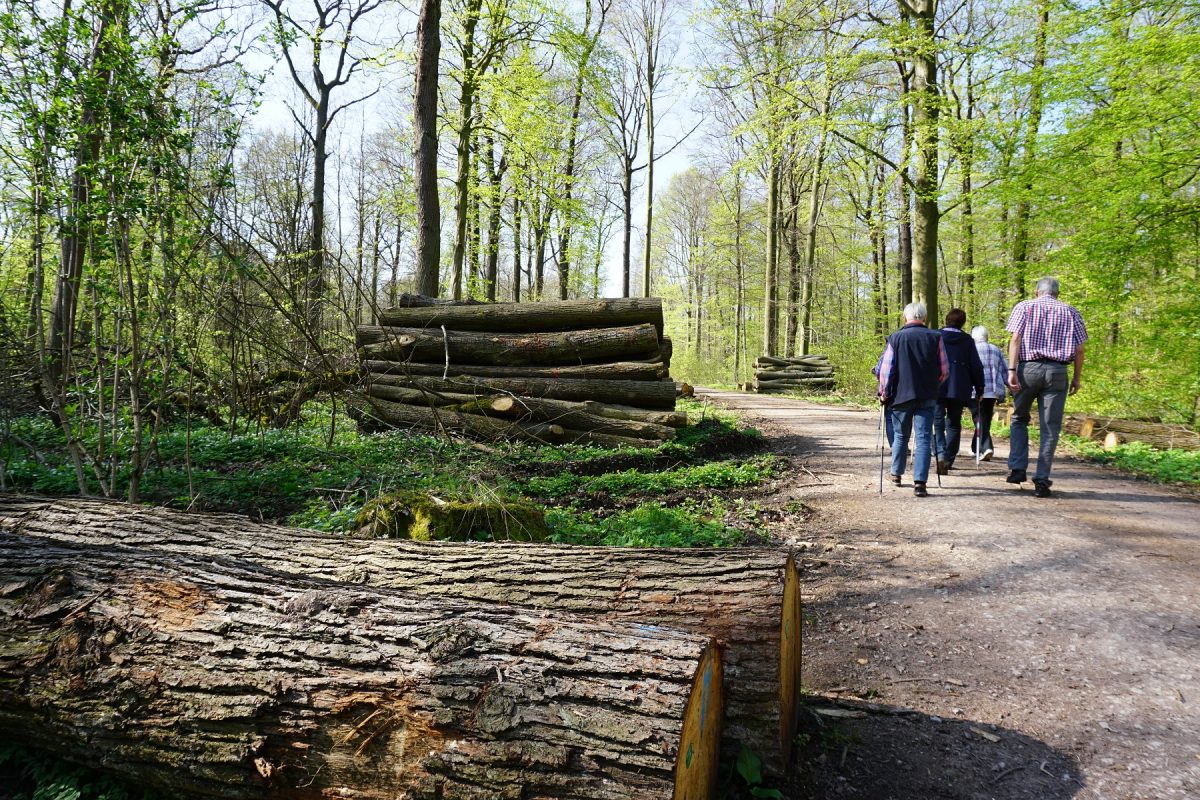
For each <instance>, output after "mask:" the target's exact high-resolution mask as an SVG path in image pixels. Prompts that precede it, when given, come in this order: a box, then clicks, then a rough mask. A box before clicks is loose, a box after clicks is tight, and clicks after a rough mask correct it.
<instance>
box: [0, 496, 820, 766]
mask: <svg viewBox="0 0 1200 800" xmlns="http://www.w3.org/2000/svg"><path fill="white" fill-rule="evenodd" d="M0 533H12V534H21V535H29V536H37V537H44V538H46V539H55V540H59V541H62V542H65V543H71V544H76V545H89V546H103V547H112V548H116V549H118V550H126V549H128V550H138V549H142V548H149V547H153V548H155V549H157V550H160V551H162V552H166V553H173V554H178V555H180V556H184V557H188V558H196V559H198V560H201V561H205V562H208V563H212V562H213V561H216V560H218V559H244V560H246V561H250V562H257V563H262V564H269V565H270V566H271V567H273V568H274V569H278V570H282V571H286V572H289V573H296V574H301V575H306V576H312V577H316V578H323V579H328V580H333V581H342V582H345V583H353V584H364V585H368V586H372V587H380V588H386V589H397V590H403V591H405V592H408V593H412V594H419V595H431V596H435V597H452V598H461V599H464V600H467V601H470V602H476V603H480V604H482V605H483V606H486V607H490V606H491V605H493V604H496V603H508V604H513V605H518V606H525V607H529V608H536V609H542V610H547V611H554V612H566V613H572V614H579V615H583V616H588V617H592V618H598V619H602V620H622V621H627V622H636V623H638V624H640V625H651V626H663V627H666V628H678V629H681V630H689V631H694V632H700V633H703V634H706V635H711V636H713V637H714V638H716V639H717V641H718V642H719V643H720V644H721V648H722V653H723V658H722V662H723V665H724V669H725V697H726V711H725V728H724V734H723V737H722V757H723V758H724V759H732V758H736V757H737V754H738V752H739V751H740V748H741V747H742V746H743V745H745V746H746V747H748V748H750V749H751V750H753V751H754V752H756V753H758V754H759V755H760V756H762V758H763V760H764V766H765V767H766V768H767V770H768V771H770V772H772V773H775V774H779V773H781V772H782V771H784V770H785V769H786V766H787V762H788V758H789V757H790V748H791V744H792V737H793V736H794V734H795V726H796V714H797V703H798V700H799V691H800V666H801V651H800V641H801V640H800V633H801V627H802V618H801V598H800V592H799V571H798V567H797V565H796V563H795V560H794V558H793V557H792V556H791V555H789V554H788V553H787V552H785V551H782V550H779V549H775V548H737V549H732V550H731V549H700V548H695V549H682V550H680V549H661V548H636V549H635V548H607V547H573V546H562V545H545V544H516V543H497V544H477V543H459V542H410V541H393V540H384V541H379V540H370V539H357V538H349V537H344V536H335V535H329V534H322V533H317V532H315V531H305V530H298V529H294V528H285V527H281V526H276V525H268V524H264V523H260V522H254V521H252V520H249V519H247V518H245V517H240V516H236V515H231V514H192V513H186V512H181V511H173V510H169V509H161V508H141V507H136V506H130V505H127V504H124V503H116V502H109V501H103V500H91V499H70V500H46V499H40V498H21V497H16V496H13V495H0Z"/></svg>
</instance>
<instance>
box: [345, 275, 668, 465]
mask: <svg viewBox="0 0 1200 800" xmlns="http://www.w3.org/2000/svg"><path fill="white" fill-rule="evenodd" d="M378 322H379V324H378V325H360V326H359V327H358V331H357V345H358V351H359V355H360V357H361V358H362V366H363V370H364V372H365V373H366V376H367V391H366V394H367V403H366V404H365V405H364V406H363V407H361V408H358V409H357V410H356V413H358V414H359V415H360V418H362V417H369V418H373V419H375V420H377V421H380V422H383V423H386V424H389V425H394V426H398V427H406V428H419V429H425V430H435V431H448V432H453V433H459V434H465V435H468V436H472V437H475V438H481V439H525V440H533V441H540V442H550V443H564V442H584V443H589V444H598V445H602V446H607V447H621V446H631V447H646V446H650V445H653V444H656V443H658V442H662V441H665V440H667V439H671V438H674V436H675V429H676V428H678V427H680V426H682V425H685V424H687V418H686V416H685V415H683V414H678V413H676V412H675V396H676V387H675V382H674V381H673V380H672V379H671V377H670V368H671V341H670V339H668V338H666V337H664V336H663V314H662V301H661V300H659V299H658V298H618V299H603V300H562V301H554V302H542V303H491V304H477V303H475V304H446V303H444V302H435V301H432V300H430V298H424V297H419V296H414V295H405V296H404V297H402V298H401V302H400V303H399V304H398V305H397V306H395V307H393V308H388V309H385V310H383V311H381V312H380V313H379V319H378Z"/></svg>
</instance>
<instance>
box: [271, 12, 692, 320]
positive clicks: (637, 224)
mask: <svg viewBox="0 0 1200 800" xmlns="http://www.w3.org/2000/svg"><path fill="white" fill-rule="evenodd" d="M413 19H414V18H413V16H412V15H411V14H410V13H408V12H402V13H401V15H400V16H397V17H394V18H393V19H392V20H391V21H389V22H388V23H387V24H386V26H381V27H387V28H389V29H391V30H394V31H399V32H400V33H399V34H393V38H399V37H404V36H407V37H409V38H411V31H412V30H413V29H414V28H415V23H414V22H413ZM694 37H695V28H694V27H692V26H690V25H688V26H683V27H682V28H681V33H680V37H679V47H678V50H677V51H676V53H675V57H674V71H675V74H674V80H673V82H672V85H671V86H670V87H668V89H667V91H666V92H665V93H664V96H663V97H661V98H659V99H658V100H657V104H658V114H659V123H658V126H657V133H656V136H655V142H656V144H655V146H656V149H657V150H658V151H659V153H662V152H664V151H666V150H667V148H669V147H671V145H672V144H673V143H675V142H676V141H678V140H679V139H680V138H681V137H683V136H684V135H685V134H686V133H687V132H688V131H690V130H691V129H692V128H694V127H696V125H697V124H698V123H702V118H701V115H700V114H698V113H697V111H696V110H695V108H694V105H695V103H696V102H697V99H698V98H697V88H698V87H697V82H696V81H695V80H694V79H692V76H691V74H690V72H689V70H690V68H691V66H692V64H693V63H694V62H693V58H692V54H693V53H694V52H695V48H696V45H695V41H694ZM250 66H251V68H252V69H256V70H262V71H266V70H268V69H269V70H270V74H269V76H268V78H267V80H266V83H265V85H264V93H263V97H262V102H261V105H260V106H259V108H258V110H257V112H256V113H255V115H254V117H253V119H252V124H253V126H254V128H255V129H256V130H258V131H267V130H277V131H289V132H290V131H292V130H294V129H295V125H296V123H295V121H294V119H293V116H292V112H291V111H290V110H289V102H290V103H291V104H292V105H293V106H295V104H296V100H295V98H296V90H295V88H294V86H293V85H292V80H291V76H290V75H289V73H288V70H287V66H286V64H285V63H284V62H283V61H282V60H281V61H280V62H279V63H277V64H275V65H274V66H273V67H272V64H271V61H270V60H269V58H268V57H267V56H266V55H264V54H260V55H258V56H255V58H254V61H253V63H251V65H250ZM298 66H299V64H298ZM397 72H398V74H397V77H395V78H394V79H393V83H392V84H390V85H388V86H386V87H385V88H384V89H383V90H382V91H381V92H379V94H378V95H377V96H375V97H373V98H371V99H369V100H366V101H364V102H363V103H360V104H357V105H355V106H354V107H353V108H351V109H348V110H346V111H343V112H342V113H341V115H339V119H338V124H337V128H338V131H337V135H338V136H339V137H340V138H341V140H342V141H344V142H355V141H358V138H359V135H360V133H362V131H363V128H364V126H365V127H366V128H367V129H370V128H371V127H372V126H373V125H374V124H378V123H377V122H374V121H375V120H380V119H382V117H383V116H384V115H386V114H387V113H388V112H389V106H388V104H389V103H390V102H391V98H394V97H395V96H396V94H397V93H401V94H407V93H410V92H411V91H412V87H411V85H409V84H410V83H411V80H412V72H411V67H409V66H408V65H403V66H401V67H400V68H399V70H398V71H397ZM372 88H373V85H369V84H368V83H367V82H366V81H357V82H352V83H351V84H349V85H348V86H346V87H343V88H342V89H339V90H338V92H339V96H340V97H342V98H344V100H352V99H354V98H357V97H359V96H361V95H363V94H365V93H367V92H369V91H371V89H372ZM297 107H298V106H297ZM664 109H665V113H664ZM702 142H703V126H701V128H700V129H697V130H696V131H695V132H694V133H692V134H691V136H690V137H688V138H687V140H686V141H684V142H683V143H681V144H680V145H679V146H678V147H676V148H675V149H674V150H673V151H672V152H671V153H670V154H669V155H666V156H662V157H661V158H659V159H658V160H657V161H656V162H655V177H654V196H655V198H656V199H658V198H661V197H662V195H663V193H664V192H665V191H666V190H667V187H668V186H669V185H670V182H671V178H672V177H673V176H674V175H676V174H678V173H680V172H683V171H685V170H687V169H688V167H689V166H690V165H691V164H692V163H693V162H694V161H695V156H696V154H697V152H698V150H699V148H700V147H701V146H702ZM442 146H443V148H445V147H447V146H449V145H448V142H445V141H443V143H442ZM642 151H643V154H644V152H645V147H644V145H643V148H642ZM639 175H641V176H642V178H641V180H642V183H641V184H640V186H639V188H638V189H636V190H635V193H634V198H635V199H634V209H633V226H634V233H633V242H632V251H633V260H634V262H635V264H636V263H640V258H641V256H640V252H641V242H642V234H643V231H644V228H645V217H646V203H645V200H646V198H645V185H644V176H645V170H642V171H641V172H640V173H639ZM443 180H448V179H447V178H446V177H445V176H443ZM331 182H332V178H331ZM334 199H335V198H332V197H331V198H329V199H328V201H327V202H329V203H330V204H331V206H330V207H332V203H333V201H334ZM620 269H621V233H620V226H619V225H618V226H614V228H613V234H612V236H611V238H610V240H609V242H608V246H607V247H606V249H605V257H604V261H603V270H604V273H605V284H604V289H603V291H602V292H601V294H602V295H603V296H606V297H616V296H619V295H620V293H621V275H620ZM634 272H635V275H637V274H640V271H639V270H637V269H635V270H634ZM634 283H635V287H634V290H635V292H636V291H637V284H638V279H637V278H636V277H635V279H634Z"/></svg>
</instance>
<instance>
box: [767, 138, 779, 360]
mask: <svg viewBox="0 0 1200 800" xmlns="http://www.w3.org/2000/svg"><path fill="white" fill-rule="evenodd" d="M768 157H769V158H770V159H771V164H770V167H769V168H768V176H767V268H766V270H765V275H766V277H765V279H764V281H763V353H765V354H766V355H769V356H770V355H774V354H775V352H776V349H777V344H778V340H779V335H778V332H777V331H778V328H779V303H778V297H779V274H778V269H779V157H778V156H777V155H775V154H772V155H770V156H768Z"/></svg>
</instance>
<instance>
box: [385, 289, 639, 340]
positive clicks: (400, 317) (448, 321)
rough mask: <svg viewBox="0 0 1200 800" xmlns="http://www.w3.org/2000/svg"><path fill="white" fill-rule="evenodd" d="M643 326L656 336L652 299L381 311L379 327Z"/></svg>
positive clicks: (524, 328)
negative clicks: (650, 329)
mask: <svg viewBox="0 0 1200 800" xmlns="http://www.w3.org/2000/svg"><path fill="white" fill-rule="evenodd" d="M644 323H649V324H651V325H653V326H654V328H655V330H656V331H657V332H658V334H659V335H660V336H661V335H662V330H663V311H662V301H661V300H659V299H658V298H657V297H651V298H641V297H631V298H624V299H606V300H587V299H582V300H558V301H548V302H545V303H493V304H487V305H474V306H437V307H428V308H385V309H383V310H382V311H381V312H379V324H380V325H384V326H389V327H397V328H437V327H438V326H440V325H445V326H446V327H447V328H450V329H454V330H462V331H496V332H517V333H531V332H538V331H547V332H548V331H568V330H579V329H583V328H611V327H618V326H625V325H641V324H644Z"/></svg>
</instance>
